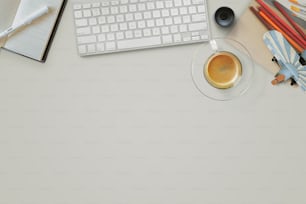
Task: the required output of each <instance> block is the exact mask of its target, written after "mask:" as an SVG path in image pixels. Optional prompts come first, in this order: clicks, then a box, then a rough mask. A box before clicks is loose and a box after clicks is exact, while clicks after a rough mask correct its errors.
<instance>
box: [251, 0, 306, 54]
mask: <svg viewBox="0 0 306 204" xmlns="http://www.w3.org/2000/svg"><path fill="white" fill-rule="evenodd" d="M256 1H257V2H258V3H259V4H260V5H261V6H262V7H263V8H264V9H265V10H266V11H267V12H268V13H270V14H271V15H272V16H273V18H275V20H276V21H278V22H279V23H280V24H282V26H283V27H285V28H286V30H284V31H285V32H289V33H292V35H294V40H295V41H297V43H299V44H301V47H302V48H303V49H306V42H305V41H304V39H303V38H302V37H300V35H299V34H298V33H297V32H295V31H294V30H293V29H292V28H291V27H290V26H289V25H288V24H287V23H286V22H285V21H284V20H282V19H281V18H280V17H279V16H278V15H277V14H276V13H275V12H274V11H273V10H272V9H271V8H270V7H269V6H268V5H267V4H266V3H264V2H263V1H262V0H256Z"/></svg>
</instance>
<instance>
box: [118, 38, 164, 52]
mask: <svg viewBox="0 0 306 204" xmlns="http://www.w3.org/2000/svg"><path fill="white" fill-rule="evenodd" d="M160 44H161V39H160V37H150V38H141V39H133V40H123V41H118V44H117V45H118V48H119V49H131V48H138V47H146V46H154V45H160Z"/></svg>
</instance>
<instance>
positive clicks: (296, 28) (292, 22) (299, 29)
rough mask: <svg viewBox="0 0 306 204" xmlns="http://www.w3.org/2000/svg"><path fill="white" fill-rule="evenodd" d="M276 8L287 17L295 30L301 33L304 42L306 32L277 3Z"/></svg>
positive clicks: (275, 2) (275, 3)
mask: <svg viewBox="0 0 306 204" xmlns="http://www.w3.org/2000/svg"><path fill="white" fill-rule="evenodd" d="M273 3H274V5H275V6H276V8H277V9H278V10H279V11H280V12H281V13H282V14H283V16H285V17H286V19H287V20H288V21H289V23H290V24H291V25H292V26H293V27H294V28H295V30H296V31H298V32H299V34H300V35H301V36H302V37H303V39H304V40H306V35H305V33H304V31H302V29H301V28H300V27H299V26H298V25H297V24H296V23H295V22H294V21H293V20H292V19H291V17H290V16H289V15H288V13H287V12H286V11H285V10H284V9H283V7H282V6H281V5H280V3H278V2H277V1H274V2H273Z"/></svg>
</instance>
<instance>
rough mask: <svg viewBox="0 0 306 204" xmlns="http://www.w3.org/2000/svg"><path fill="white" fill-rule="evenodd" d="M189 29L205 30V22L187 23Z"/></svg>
mask: <svg viewBox="0 0 306 204" xmlns="http://www.w3.org/2000/svg"><path fill="white" fill-rule="evenodd" d="M188 27H189V31H195V30H203V29H204V30H206V29H207V23H193V24H189V25H188Z"/></svg>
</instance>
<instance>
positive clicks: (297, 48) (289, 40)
mask: <svg viewBox="0 0 306 204" xmlns="http://www.w3.org/2000/svg"><path fill="white" fill-rule="evenodd" d="M258 13H259V15H260V16H261V17H262V18H263V19H264V20H265V21H266V22H267V23H269V24H270V25H271V26H272V27H273V28H274V29H275V30H277V31H279V32H280V33H281V34H282V35H283V36H284V37H285V38H286V39H287V40H288V42H289V43H290V44H291V45H292V46H293V47H294V48H295V49H296V50H297V51H298V52H299V53H301V52H303V50H304V49H303V48H302V47H301V46H300V45H299V44H297V43H296V42H295V41H294V40H292V39H291V38H290V37H289V36H288V35H287V34H286V33H285V32H284V31H283V30H281V29H280V28H279V27H278V26H277V25H275V24H274V23H273V22H272V21H271V20H270V19H269V18H268V16H266V15H265V14H264V13H263V12H262V11H258Z"/></svg>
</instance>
